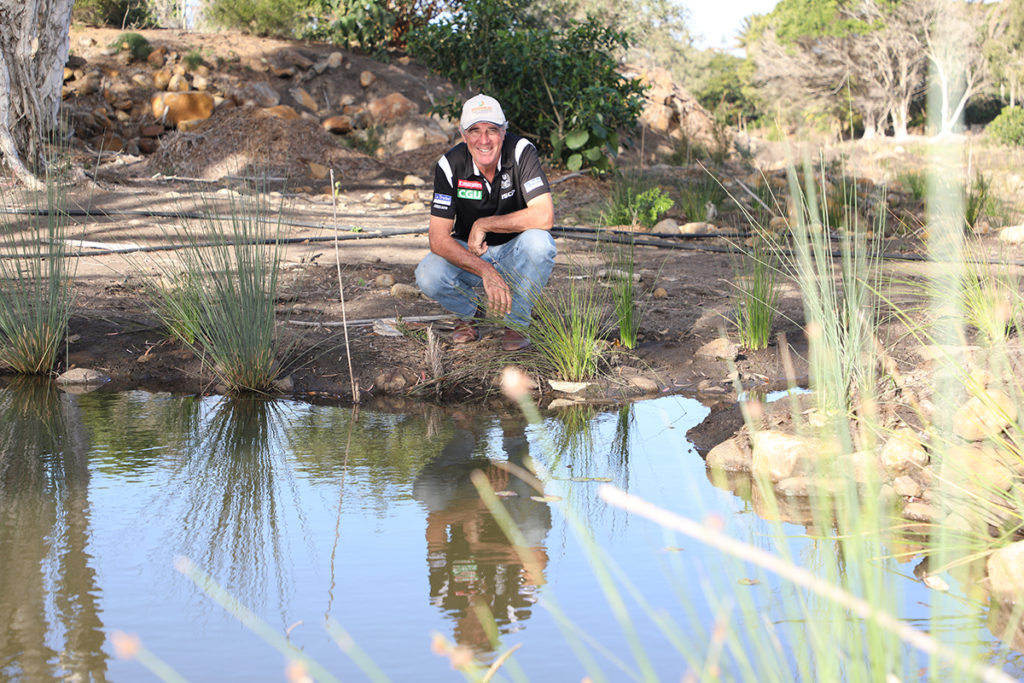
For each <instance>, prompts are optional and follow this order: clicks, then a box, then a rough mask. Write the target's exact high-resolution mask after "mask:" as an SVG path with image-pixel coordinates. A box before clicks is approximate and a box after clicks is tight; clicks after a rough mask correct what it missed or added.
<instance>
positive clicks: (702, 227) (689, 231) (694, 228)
mask: <svg viewBox="0 0 1024 683" xmlns="http://www.w3.org/2000/svg"><path fill="white" fill-rule="evenodd" d="M714 232H717V228H715V226H714V225H712V224H711V223H704V222H702V221H695V222H693V223H683V224H682V225H680V226H679V234H680V235H710V234H712V233H714Z"/></svg>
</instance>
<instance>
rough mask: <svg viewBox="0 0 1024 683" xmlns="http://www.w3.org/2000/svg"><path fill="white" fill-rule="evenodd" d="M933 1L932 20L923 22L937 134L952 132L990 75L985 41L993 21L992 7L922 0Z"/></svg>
mask: <svg viewBox="0 0 1024 683" xmlns="http://www.w3.org/2000/svg"><path fill="white" fill-rule="evenodd" d="M921 1H923V2H930V3H932V9H933V12H932V13H931V15H930V16H931V17H932V21H930V22H926V23H925V25H924V48H925V51H926V53H927V55H928V59H929V61H930V62H931V79H930V81H931V87H932V88H933V89H934V91H935V95H934V97H935V98H936V100H937V104H936V106H935V108H934V109H933V111H932V112H930V115H937V116H938V121H937V123H938V131H937V132H938V135H940V136H942V135H948V134H950V133H952V132H953V131H954V129H955V127H956V125H957V123H958V122H959V121H960V118H961V116H962V115H963V112H964V108H965V107H966V106H967V101H968V100H969V99H970V98H971V96H972V95H974V94H975V93H976V92H977V91H978V90H979V89H980V87H981V86H982V84H983V83H984V81H985V77H986V75H987V66H988V65H987V63H986V60H985V51H984V47H985V43H986V40H987V39H988V38H990V37H991V34H990V31H991V30H992V28H993V23H992V22H991V21H990V16H991V11H990V8H989V7H988V6H986V5H984V4H982V3H972V2H965V1H963V0H921Z"/></svg>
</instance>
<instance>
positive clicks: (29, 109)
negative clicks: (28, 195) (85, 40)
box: [0, 0, 73, 187]
mask: <svg viewBox="0 0 1024 683" xmlns="http://www.w3.org/2000/svg"><path fill="white" fill-rule="evenodd" d="M72 2H73V0H0V162H3V164H4V165H6V167H7V168H8V170H9V171H10V172H11V173H12V174H13V175H14V176H15V177H16V178H17V179H18V180H19V181H21V182H22V183H23V184H25V185H27V186H30V187H40V186H41V184H42V183H41V181H40V180H39V178H38V177H37V175H38V174H40V171H42V170H43V169H44V145H43V143H44V140H45V139H46V138H47V136H48V135H49V134H50V133H51V132H52V131H54V130H55V129H56V128H57V123H58V120H57V115H58V112H59V109H60V102H61V84H62V83H63V80H64V77H63V75H64V64H65V62H67V58H68V50H69V47H70V38H69V35H70V34H69V30H70V27H71V5H72Z"/></svg>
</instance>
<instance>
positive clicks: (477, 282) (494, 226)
mask: <svg viewBox="0 0 1024 683" xmlns="http://www.w3.org/2000/svg"><path fill="white" fill-rule="evenodd" d="M459 128H460V130H461V131H462V142H461V143H459V144H458V145H456V146H455V147H453V148H452V149H450V150H448V152H446V153H445V154H444V156H442V157H441V158H440V159H439V160H438V162H437V165H436V166H435V168H434V198H433V201H432V203H431V206H430V229H429V239H430V253H429V254H427V256H426V257H425V258H424V259H423V260H422V261H421V262H420V264H419V266H417V268H416V283H417V284H418V285H419V287H420V289H421V290H422V291H423V293H424V294H425V295H427V296H428V297H430V298H431V299H434V300H435V301H437V302H438V303H439V304H441V306H443V307H444V308H446V309H447V310H449V311H451V312H452V313H455V314H456V315H457V316H459V320H458V321H457V322H456V324H455V332H454V333H453V334H452V341H453V342H455V343H456V344H465V343H468V342H472V341H475V340H477V339H478V338H479V336H480V334H479V332H478V331H477V329H476V327H475V324H474V323H475V322H477V321H479V319H480V318H482V317H483V312H482V311H481V310H480V309H479V307H478V305H477V301H478V300H479V299H478V297H477V295H476V294H474V292H473V290H474V289H475V288H476V287H479V286H481V285H483V289H484V297H485V301H486V304H487V308H488V311H489V313H490V314H491V315H494V316H500V317H503V318H504V321H505V324H506V328H505V332H504V336H503V338H502V348H503V349H504V350H506V351H517V350H520V349H524V348H526V347H527V346H529V344H530V341H529V339H527V338H526V337H524V336H523V335H522V334H520V332H519V331H518V330H520V329H525V328H526V326H527V325H528V324H529V322H530V312H531V310H532V308H533V302H534V301H535V297H536V296H537V295H538V294H539V293H540V291H541V289H542V288H543V287H544V285H545V284H547V281H548V277H549V276H550V275H551V269H552V267H553V266H554V263H555V241H554V239H553V238H552V237H551V226H552V223H553V222H554V206H553V204H552V201H551V188H550V186H549V185H548V180H547V178H546V177H545V175H544V172H543V171H542V170H541V167H540V159H539V158H538V156H537V149H536V148H535V147H534V146H533V144H532V143H531V142H529V141H528V140H526V139H525V138H522V137H520V136H518V135H515V134H514V133H509V132H508V131H507V128H508V121H506V119H505V114H504V113H503V112H502V110H501V105H500V104H498V101H497V100H495V99H494V98H493V97H488V96H486V95H477V96H475V97H472V98H470V99H469V100H468V101H467V102H466V103H465V105H463V107H462V118H461V120H460V122H459Z"/></svg>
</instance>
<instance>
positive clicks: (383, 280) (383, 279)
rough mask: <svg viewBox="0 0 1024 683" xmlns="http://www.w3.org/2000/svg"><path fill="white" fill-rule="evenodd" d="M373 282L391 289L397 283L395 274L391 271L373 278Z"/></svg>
mask: <svg viewBox="0 0 1024 683" xmlns="http://www.w3.org/2000/svg"><path fill="white" fill-rule="evenodd" d="M373 284H375V285H377V286H378V287H383V288H388V289H389V288H391V287H392V286H393V285H394V284H395V276H394V275H392V274H391V273H381V274H380V275H378V276H377V277H375V278H374V279H373Z"/></svg>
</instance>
